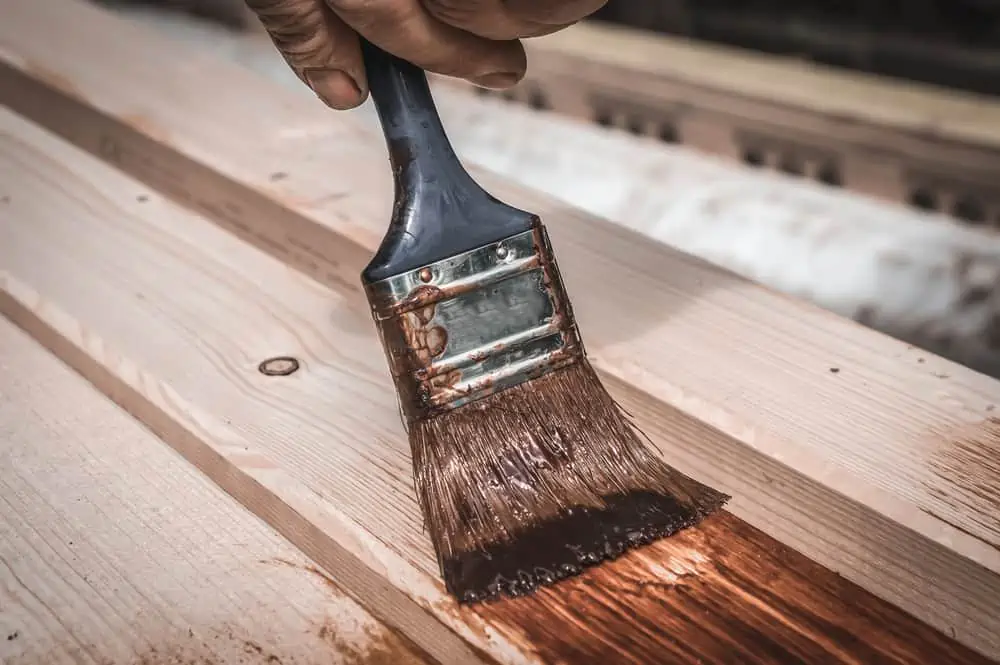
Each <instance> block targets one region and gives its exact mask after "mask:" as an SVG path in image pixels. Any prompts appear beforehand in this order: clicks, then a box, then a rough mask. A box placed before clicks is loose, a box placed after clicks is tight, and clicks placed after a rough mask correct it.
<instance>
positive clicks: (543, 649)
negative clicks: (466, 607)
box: [474, 512, 992, 665]
mask: <svg viewBox="0 0 1000 665" xmlns="http://www.w3.org/2000/svg"><path fill="white" fill-rule="evenodd" d="M474 610H475V611H476V613H477V614H479V615H480V616H481V617H482V618H484V619H485V620H487V621H488V622H490V623H491V624H492V625H493V626H494V627H495V628H496V629H497V630H499V631H501V632H503V633H505V634H506V635H507V636H508V637H509V638H510V639H512V640H514V641H517V642H518V643H521V644H522V645H523V648H525V649H529V650H533V651H535V652H536V653H537V654H538V657H539V658H540V659H541V660H542V661H543V662H545V663H548V664H553V665H554V664H556V663H568V664H572V665H613V664H614V665H617V664H618V663H622V664H626V663H628V664H642V665H647V664H648V665H654V664H655V665H670V664H673V663H677V664H684V663H702V664H720V663H725V664H726V665H730V664H731V665H753V664H756V663H768V664H771V663H780V664H781V665H789V664H792V663H805V664H807V665H820V664H824V663H854V664H858V665H878V664H881V663H892V664H901V663H926V664H928V665H945V664H948V665H957V664H966V663H977V664H983V665H985V664H987V663H991V662H992V661H990V660H988V659H987V658H985V657H983V656H981V655H979V654H978V653H976V652H974V651H972V650H971V649H969V648H967V647H964V646H962V645H961V644H959V643H958V642H956V641H955V640H953V639H951V638H949V637H947V636H945V635H944V634H942V633H941V632H939V631H937V630H934V629H933V628H931V627H929V626H927V625H926V624H924V623H922V622H921V621H919V620H917V619H915V618H914V617H912V616H911V615H909V614H907V613H905V612H903V611H902V610H900V609H899V608H897V607H896V606H894V605H891V604H889V603H887V602H885V601H883V600H880V599H879V598H877V597H876V596H874V595H872V594H870V593H868V592H867V591H865V590H864V589H862V588H861V587H859V586H857V585H855V584H853V583H851V582H849V581H847V580H846V579H844V578H843V577H840V576H839V575H837V574H836V573H833V572H832V571H830V570H828V569H826V568H824V567H822V566H820V565H819V564H817V563H815V562H813V561H811V560H810V559H807V558H806V557H805V556H803V555H801V554H799V553H798V552H796V551H794V550H792V549H791V548H789V547H787V546H785V545H783V544H782V543H780V542H779V541H777V540H775V539H773V538H771V537H769V536H767V535H766V534H764V533H763V532H761V531H759V530H757V529H755V528H753V527H752V526H750V525H749V524H747V523H745V522H743V521H741V520H739V519H737V518H736V517H734V516H732V515H731V514H729V513H726V512H721V513H717V514H716V515H714V516H712V517H709V518H708V519H706V520H705V521H704V522H702V523H701V524H699V525H698V526H696V527H692V528H690V529H688V530H686V531H682V532H681V533H679V534H677V535H675V536H673V537H671V538H667V539H663V540H660V541H657V542H656V543H654V544H652V545H650V546H648V547H646V548H643V549H640V550H637V551H633V552H631V553H629V554H627V555H625V556H623V557H622V558H621V559H618V560H617V561H614V562H612V563H606V564H605V565H604V566H602V567H599V568H593V569H590V570H589V571H587V572H586V573H584V574H582V575H580V576H578V577H575V578H571V579H569V580H566V581H564V582H562V583H559V584H557V585H554V586H551V587H547V588H543V589H541V590H539V591H538V592H537V593H536V594H534V595H533V596H528V597H524V598H517V599H512V600H505V601H501V602H496V603H490V604H485V605H481V606H479V607H476V608H474Z"/></svg>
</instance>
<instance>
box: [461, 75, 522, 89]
mask: <svg viewBox="0 0 1000 665" xmlns="http://www.w3.org/2000/svg"><path fill="white" fill-rule="evenodd" d="M518 80H520V77H519V76H518V75H517V74H515V73H513V72H494V73H492V74H485V75H483V76H480V77H479V78H477V79H473V81H472V82H473V83H475V84H476V85H479V86H482V87H484V88H498V89H503V88H509V87H511V86H512V85H514V84H515V83H517V82H518Z"/></svg>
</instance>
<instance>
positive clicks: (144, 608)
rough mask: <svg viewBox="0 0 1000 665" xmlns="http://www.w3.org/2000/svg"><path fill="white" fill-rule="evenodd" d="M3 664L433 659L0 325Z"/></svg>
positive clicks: (410, 664) (249, 664) (411, 664)
mask: <svg viewBox="0 0 1000 665" xmlns="http://www.w3.org/2000/svg"><path fill="white" fill-rule="evenodd" d="M3 219H5V220H6V219H7V218H6V217H4V218H3ZM0 662H3V663H4V665H43V664H44V665H63V664H69V663H75V664H86V665H93V664H99V665H237V664H239V665H320V664H323V665H331V664H336V665H396V664H398V665H418V664H425V663H430V662H431V661H429V660H426V659H425V658H424V657H423V656H421V655H420V654H419V651H418V650H416V649H415V648H414V647H412V645H411V644H410V643H409V642H408V641H407V640H405V639H404V638H402V637H401V636H399V635H398V634H396V633H395V632H394V631H392V630H390V629H387V628H386V627H384V626H383V625H382V624H381V623H379V622H378V621H376V620H375V619H374V618H373V617H372V616H371V615H370V614H368V613H367V612H365V611H364V610H363V609H362V608H361V607H360V606H359V605H358V604H357V603H355V602H354V601H352V600H351V599H350V598H349V597H348V596H347V595H346V594H345V592H344V591H343V589H342V588H341V587H340V586H339V585H337V583H336V582H334V581H333V580H332V579H330V578H329V577H328V576H327V575H326V574H325V573H322V572H320V571H319V570H318V569H316V567H315V566H314V565H313V563H312V562H311V561H310V560H309V559H307V558H306V557H305V556H304V555H303V554H302V553H301V552H299V551H298V550H296V549H295V548H294V547H293V546H292V545H290V544H289V543H288V542H287V541H285V540H284V539H282V538H281V537H280V536H278V535H277V534H276V533H275V532H274V531H273V530H272V529H270V528H269V527H268V526H266V525H265V524H263V523H262V522H261V521H260V520H259V519H258V518H257V517H256V516H254V515H252V514H251V513H249V512H247V511H246V510H245V509H243V508H242V507H241V506H240V505H239V504H238V503H237V502H236V501H235V500H233V499H232V498H230V497H229V496H227V495H226V494H225V493H224V492H222V491H221V490H220V489H219V488H218V487H217V486H216V485H214V484H213V483H212V482H210V481H209V480H208V479H207V478H205V476H203V475H202V474H200V473H198V471H197V470H196V469H194V468H193V467H192V466H191V465H190V464H188V463H187V462H186V461H185V460H184V459H183V458H182V457H181V456H179V455H177V454H176V453H175V452H173V451H172V450H171V449H170V448H168V447H167V446H165V445H163V442H162V441H160V440H158V439H157V438H156V437H155V436H153V435H152V434H150V433H149V431H148V430H146V429H144V428H143V427H142V425H141V424H140V423H138V422H137V421H135V420H133V419H132V418H131V417H129V415H128V414H127V413H126V412H124V411H123V410H121V409H119V408H118V407H117V406H115V404H114V403H112V402H111V401H110V400H108V399H107V398H106V397H105V396H104V395H102V394H100V393H99V392H97V391H96V390H95V389H94V388H93V387H92V386H91V385H90V384H88V383H87V382H86V381H85V380H84V379H83V378H81V377H80V376H79V375H77V374H75V373H74V372H73V371H72V370H71V369H70V368H68V367H66V366H65V365H63V364H62V363H61V362H59V360H58V359H57V358H56V357H54V356H53V355H51V354H49V353H48V352H46V351H45V349H44V348H43V347H41V346H40V345H38V344H37V343H35V342H34V341H33V340H32V339H31V338H30V337H28V336H27V335H26V334H25V333H24V332H22V331H21V330H19V329H17V328H15V327H14V325H13V324H12V323H10V322H9V321H8V320H6V319H2V318H0Z"/></svg>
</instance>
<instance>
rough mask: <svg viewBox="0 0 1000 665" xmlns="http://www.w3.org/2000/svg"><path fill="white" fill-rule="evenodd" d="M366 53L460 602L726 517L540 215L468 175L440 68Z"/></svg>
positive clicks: (409, 349) (453, 587)
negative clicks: (603, 363)
mask: <svg viewBox="0 0 1000 665" xmlns="http://www.w3.org/2000/svg"><path fill="white" fill-rule="evenodd" d="M362 49H363V53H364V60H365V67H366V70H367V75H368V82H369V88H370V91H371V97H372V99H373V101H374V104H375V107H376V110H377V112H378V116H379V121H380V123H381V126H382V130H383V132H384V134H385V139H386V143H387V145H388V151H389V161H390V163H391V166H392V173H393V178H394V184H395V205H394V208H393V212H392V218H391V222H390V226H389V230H388V232H387V233H386V235H385V238H384V239H383V241H382V244H381V246H380V247H379V248H378V250H377V252H376V254H375V256H374V257H373V259H372V260H371V262H370V263H369V265H368V266H367V267H366V268H365V269H364V272H363V274H362V281H363V282H364V285H365V289H366V293H367V295H368V300H369V303H370V305H371V308H372V313H373V317H374V319H375V324H376V328H377V329H378V331H379V334H380V335H381V339H382V344H383V348H384V349H385V352H386V356H387V358H388V361H389V367H390V370H391V374H392V377H393V380H394V382H395V386H396V392H397V397H398V399H399V403H400V409H401V412H402V416H403V420H404V422H405V425H406V429H407V432H408V435H409V440H410V446H411V449H412V454H413V467H414V479H415V485H416V492H417V495H418V497H419V501H420V504H421V507H422V509H423V513H424V519H425V521H426V526H427V528H428V530H429V532H430V537H431V540H432V541H433V544H434V548H435V550H436V553H437V557H438V563H439V565H440V568H441V573H442V576H443V577H444V582H445V586H446V588H447V589H448V591H449V593H451V594H453V595H454V596H455V597H456V598H457V599H458V600H459V602H463V603H464V602H476V601H479V600H484V599H491V598H495V597H497V596H499V595H503V594H506V595H509V596H517V595H522V594H525V593H529V592H532V591H533V590H535V589H536V588H538V587H539V586H541V585H543V584H550V583H552V582H555V581H556V580H559V579H562V578H565V577H569V576H572V575H575V574H577V573H580V572H581V571H582V570H583V569H584V568H586V567H587V566H591V565H595V564H598V563H600V562H601V561H603V560H607V559H613V558H615V557H617V556H619V555H621V554H622V553H624V552H625V551H627V550H628V549H630V548H632V547H637V546H639V545H642V544H644V543H647V542H650V541H652V540H654V539H657V538H660V537H664V536H668V535H670V534H673V533H675V532H677V531H678V530H680V529H683V528H686V527H688V526H691V525H693V524H696V523H698V522H699V521H701V520H702V519H703V518H704V517H705V516H707V515H708V514H710V513H711V512H713V511H715V510H716V509H718V508H720V507H721V506H722V505H723V504H724V503H725V501H726V500H727V499H728V498H729V497H727V496H725V495H724V494H721V493H720V492H717V491H715V490H713V489H712V488H710V487H706V486H705V485H703V484H701V483H699V482H697V481H695V480H693V479H691V478H689V477H687V476H685V475H684V474H682V473H680V472H678V471H677V470H675V469H673V468H672V467H670V466H668V465H667V464H665V463H664V462H663V461H662V460H661V459H660V458H659V457H657V456H656V454H655V453H654V452H653V451H652V449H651V448H649V447H647V445H646V444H645V442H644V441H643V440H642V439H641V438H640V433H639V431H638V430H637V429H636V428H635V426H634V425H633V424H632V423H631V421H630V420H629V418H628V417H627V415H626V414H625V413H624V412H623V411H622V409H621V408H620V407H619V406H618V405H617V404H616V403H615V401H614V400H613V399H612V397H611V396H610V395H609V393H608V392H607V391H606V389H605V388H604V386H603V385H602V384H601V382H600V379H599V378H598V376H597V374H596V372H595V371H594V369H593V368H592V367H591V365H590V363H589V362H588V361H587V358H586V355H585V352H584V347H583V343H582V342H581V339H580V333H579V330H578V328H577V324H576V320H575V319H574V316H573V310H572V308H571V306H570V302H569V299H568V298H567V296H566V290H565V288H564V285H563V280H562V278H561V276H560V274H559V269H558V267H557V265H556V261H555V257H554V255H553V252H552V247H551V245H550V243H549V238H548V235H547V233H546V230H545V227H544V226H543V225H542V223H541V221H540V219H539V217H538V216H536V215H534V214H531V213H529V212H525V211H523V210H519V209H517V208H514V207H511V206H509V205H507V204H505V203H502V202H501V201H498V200H497V199H495V198H494V197H493V196H491V195H490V194H488V193H487V192H486V191H485V190H484V189H483V188H482V187H480V186H479V185H478V184H477V183H476V182H475V181H474V180H473V179H472V177H471V176H470V175H469V173H468V172H467V171H466V170H465V168H463V166H462V164H461V162H460V161H459V159H458V158H457V156H456V155H455V152H454V150H453V149H452V146H451V144H450V143H449V141H448V138H447V136H446V135H445V131H444V128H443V126H442V123H441V119H440V117H439V116H438V112H437V109H436V107H435V104H434V100H433V98H432V96H431V92H430V88H429V86H428V82H427V77H426V75H425V73H424V71H423V70H422V69H420V68H418V67H416V66H414V65H413V64H411V63H409V62H406V61H403V60H401V59H399V58H397V57H395V56H392V55H390V54H388V53H386V52H384V51H382V50H380V49H378V48H376V47H374V46H372V45H371V44H370V43H367V42H365V41H364V40H362Z"/></svg>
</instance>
